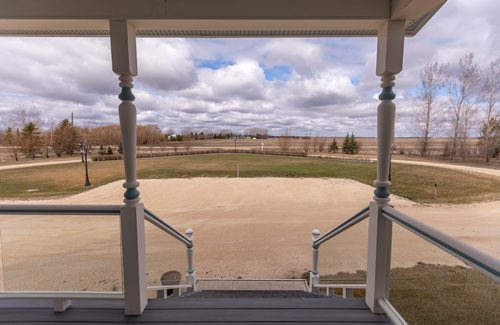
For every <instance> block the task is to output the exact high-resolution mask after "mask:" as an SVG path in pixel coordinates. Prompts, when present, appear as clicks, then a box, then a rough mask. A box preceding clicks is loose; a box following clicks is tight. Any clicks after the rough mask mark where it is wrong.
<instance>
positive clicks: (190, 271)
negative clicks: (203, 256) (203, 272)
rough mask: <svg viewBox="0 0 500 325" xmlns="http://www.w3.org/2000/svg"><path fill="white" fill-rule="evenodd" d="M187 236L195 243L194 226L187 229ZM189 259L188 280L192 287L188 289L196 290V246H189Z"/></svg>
mask: <svg viewBox="0 0 500 325" xmlns="http://www.w3.org/2000/svg"><path fill="white" fill-rule="evenodd" d="M186 238H187V239H189V240H190V241H191V243H194V231H193V229H192V228H188V229H186ZM187 261H188V263H187V264H188V268H187V272H186V281H187V283H188V285H189V286H190V289H188V291H190V290H192V291H195V292H196V290H197V287H196V285H197V281H196V270H195V268H194V246H191V247H188V248H187Z"/></svg>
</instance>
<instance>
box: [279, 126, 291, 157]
mask: <svg viewBox="0 0 500 325" xmlns="http://www.w3.org/2000/svg"><path fill="white" fill-rule="evenodd" d="M291 144H292V137H291V136H290V130H288V129H286V130H285V132H284V133H282V134H281V135H280V137H279V138H278V145H279V147H280V150H281V152H285V153H286V152H288V151H289V150H290V147H291Z"/></svg>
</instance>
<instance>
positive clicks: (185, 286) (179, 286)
mask: <svg viewBox="0 0 500 325" xmlns="http://www.w3.org/2000/svg"><path fill="white" fill-rule="evenodd" d="M192 287H193V286H192V285H190V284H172V285H161V286H150V287H148V291H158V290H169V289H190V288H192Z"/></svg>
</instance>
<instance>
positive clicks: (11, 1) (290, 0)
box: [0, 0, 391, 20]
mask: <svg viewBox="0 0 500 325" xmlns="http://www.w3.org/2000/svg"><path fill="white" fill-rule="evenodd" d="M390 6H391V1H390V0H349V1H345V0H106V1H103V0H85V1H82V0H0V19H106V20H114V19H117V20H130V19H290V18H291V19H296V20H300V19H389V18H390ZM285 8H286V9H285Z"/></svg>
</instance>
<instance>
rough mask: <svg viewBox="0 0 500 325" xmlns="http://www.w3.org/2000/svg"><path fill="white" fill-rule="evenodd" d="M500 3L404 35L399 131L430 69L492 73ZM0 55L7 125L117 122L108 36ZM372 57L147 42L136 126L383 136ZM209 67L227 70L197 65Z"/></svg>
mask: <svg viewBox="0 0 500 325" xmlns="http://www.w3.org/2000/svg"><path fill="white" fill-rule="evenodd" d="M496 2H497V0H475V1H473V2H471V1H469V0H455V1H448V2H447V3H446V4H445V6H444V7H443V8H442V10H441V11H440V12H438V13H437V14H436V16H435V17H433V18H432V20H431V21H430V22H429V23H428V25H427V26H425V27H424V29H423V30H422V31H421V32H420V33H419V34H418V35H417V36H415V37H413V38H408V39H406V44H405V62H404V70H403V72H401V73H400V74H399V75H398V76H397V78H396V87H395V92H396V93H397V95H398V97H397V99H396V103H397V106H398V114H399V115H398V130H397V134H398V135H413V133H414V130H413V129H414V128H413V120H412V116H413V114H414V105H415V101H414V100H413V99H412V97H411V96H412V89H413V88H414V87H415V86H416V85H417V83H418V81H419V72H420V71H421V70H422V68H423V67H424V66H425V64H426V63H427V62H429V61H431V60H439V61H440V62H442V63H450V64H452V65H455V64H456V63H457V62H458V59H459V58H460V57H461V56H462V55H463V54H465V53H467V52H475V54H476V58H477V61H478V64H479V65H480V66H485V65H486V64H488V62H489V61H491V60H492V59H493V58H495V57H497V56H499V55H500V51H499V49H498V44H500V35H499V33H498V31H499V30H500V20H498V16H499V15H500V6H498V4H497V3H496ZM0 48H1V51H0V75H1V76H2V89H1V91H0V98H1V100H0V114H1V115H0V126H4V125H5V124H6V123H7V122H6V120H7V116H8V114H7V112H8V111H11V110H14V109H16V108H17V107H19V106H20V105H21V106H24V107H33V106H35V107H37V109H38V110H39V111H40V112H42V115H43V119H44V122H45V124H46V125H45V126H46V127H49V126H50V124H51V123H56V122H57V121H58V120H60V119H62V118H67V117H69V115H70V113H71V112H72V111H73V112H75V118H76V122H77V123H80V124H82V125H93V124H108V123H117V122H118V116H117V114H118V113H117V106H118V105H119V102H120V101H119V100H118V98H117V95H118V93H119V91H120V89H119V87H118V78H117V76H115V75H114V74H113V72H112V71H111V60H110V59H111V58H110V57H111V55H110V49H109V40H108V39H106V38H88V39H76V38H1V39H0ZM375 51H376V42H375V39H374V38H336V39H327V38H321V39H319V38H318V39H139V41H138V61H139V76H138V77H137V78H136V79H135V87H134V93H135V95H136V98H137V100H136V105H137V107H138V111H139V115H138V119H139V122H140V123H158V124H160V126H161V127H162V128H164V129H168V128H170V127H173V128H175V129H177V130H180V129H183V128H186V127H193V128H200V129H222V128H230V129H234V130H235V131H238V130H240V131H241V130H242V129H244V128H246V127H253V126H258V127H269V128H270V129H272V130H274V132H276V133H280V132H281V130H282V129H284V128H290V129H291V130H292V131H293V132H296V133H309V132H311V133H316V132H321V133H322V134H336V135H338V136H343V135H344V134H345V132H347V131H349V132H351V131H354V132H355V133H357V134H358V135H365V136H374V135H375V130H376V129H375V126H376V109H377V105H378V100H376V99H374V98H373V94H376V93H379V92H380V85H379V84H380V79H379V77H377V76H376V75H375V57H376V54H375ZM207 60H208V61H212V62H215V63H217V62H223V63H224V64H220V65H219V66H217V64H215V65H214V66H213V67H211V68H207V67H206V66H205V65H202V66H197V64H199V63H200V62H203V61H207ZM283 66H284V67H287V69H289V71H290V73H289V74H288V75H287V77H286V78H284V80H278V81H272V80H266V71H268V69H273V68H274V67H283ZM375 97H376V96H375Z"/></svg>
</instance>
